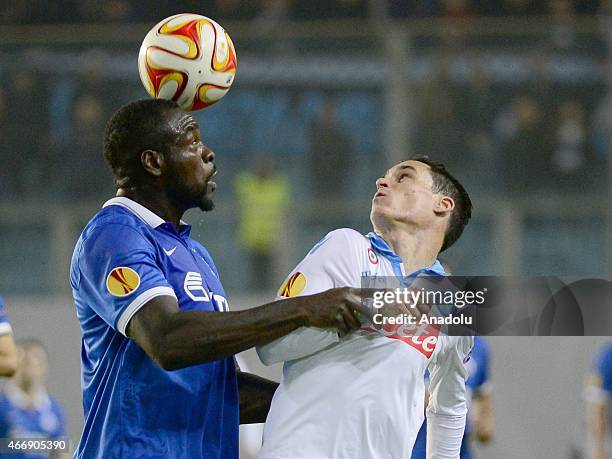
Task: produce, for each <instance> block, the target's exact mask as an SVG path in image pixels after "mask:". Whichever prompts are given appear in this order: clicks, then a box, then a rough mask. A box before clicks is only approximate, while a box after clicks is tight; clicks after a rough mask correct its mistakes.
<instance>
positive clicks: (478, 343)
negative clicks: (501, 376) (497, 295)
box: [411, 336, 494, 459]
mask: <svg viewBox="0 0 612 459" xmlns="http://www.w3.org/2000/svg"><path fill="white" fill-rule="evenodd" d="M489 360H490V358H489V345H488V344H487V342H486V341H485V339H484V338H482V337H481V336H475V337H474V347H473V348H472V352H471V353H470V359H469V360H468V362H467V364H466V367H467V370H468V374H469V376H468V379H467V381H466V383H465V385H466V387H467V389H468V395H469V397H468V398H469V400H470V405H469V411H468V422H466V425H465V434H464V436H463V440H462V442H461V452H460V458H461V459H470V458H472V457H473V454H472V452H471V449H470V445H469V439H470V436H471V435H473V434H475V436H476V439H477V440H478V441H480V442H483V443H486V442H489V441H491V438H492V437H493V432H494V422H493V399H492V396H491V395H492V394H491V389H492V386H491V381H490V379H489V366H490V363H489ZM426 444H427V423H426V422H424V423H423V425H422V426H421V430H419V434H418V436H417V439H416V442H415V444H414V448H413V449H412V456H411V458H412V459H425V449H426Z"/></svg>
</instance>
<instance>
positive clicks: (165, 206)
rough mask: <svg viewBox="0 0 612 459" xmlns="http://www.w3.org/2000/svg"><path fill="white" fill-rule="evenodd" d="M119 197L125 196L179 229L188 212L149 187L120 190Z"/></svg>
mask: <svg viewBox="0 0 612 459" xmlns="http://www.w3.org/2000/svg"><path fill="white" fill-rule="evenodd" d="M117 196H123V197H126V198H130V199H131V200H133V201H136V202H137V203H138V204H140V205H141V206H144V207H146V208H147V209H149V210H150V211H151V212H153V213H155V214H156V215H159V216H160V217H161V218H163V219H164V220H165V221H167V222H171V223H172V224H173V225H174V226H175V227H177V228H178V226H179V224H180V221H181V218H182V217H183V213H185V210H186V209H180V208H178V207H177V206H176V205H174V203H172V201H171V200H170V198H169V197H168V196H166V195H165V194H163V193H160V192H159V190H157V189H152V188H147V187H129V188H128V187H126V188H119V189H118V190H117Z"/></svg>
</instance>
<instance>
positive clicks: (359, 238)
mask: <svg viewBox="0 0 612 459" xmlns="http://www.w3.org/2000/svg"><path fill="white" fill-rule="evenodd" d="M369 245H370V243H369V241H368V239H367V238H366V237H365V236H364V235H363V234H361V233H360V232H358V231H355V230H354V229H351V228H339V229H335V230H333V231H330V232H329V233H327V234H326V235H325V237H324V238H323V239H321V240H320V241H319V242H317V243H316V244H315V245H314V246H313V248H312V249H310V252H309V253H308V254H309V255H312V254H314V253H315V252H316V251H317V250H319V249H321V248H323V247H325V248H326V249H330V248H334V249H340V248H349V247H351V248H352V247H360V246H364V247H365V246H368V247H369Z"/></svg>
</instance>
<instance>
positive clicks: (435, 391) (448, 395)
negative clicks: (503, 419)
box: [427, 335, 474, 459]
mask: <svg viewBox="0 0 612 459" xmlns="http://www.w3.org/2000/svg"><path fill="white" fill-rule="evenodd" d="M473 345H474V337H472V336H446V335H442V336H440V341H439V342H438V350H437V352H436V353H434V355H433V356H432V360H431V362H430V364H429V373H430V378H429V390H430V398H429V405H428V407H427V459H433V458H435V459H455V458H459V451H460V449H461V440H462V438H463V432H464V430H465V420H466V413H467V400H466V388H465V381H466V379H467V377H468V372H467V369H466V367H465V362H466V361H467V357H468V355H469V353H470V351H471V350H472V346H473Z"/></svg>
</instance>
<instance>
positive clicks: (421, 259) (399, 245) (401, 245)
mask: <svg viewBox="0 0 612 459" xmlns="http://www.w3.org/2000/svg"><path fill="white" fill-rule="evenodd" d="M374 231H376V232H377V233H378V234H380V235H381V236H382V238H383V239H384V240H385V241H386V242H387V244H389V246H390V247H391V249H393V252H395V253H396V254H397V255H399V256H400V257H401V258H402V260H403V261H404V270H405V272H406V274H411V273H414V272H416V271H418V270H420V269H423V268H428V267H429V266H431V265H433V264H434V263H435V261H436V259H437V257H438V253H439V252H440V248H441V247H442V241H441V240H440V238H438V237H432V235H431V234H427V233H423V232H421V231H414V232H410V231H406V230H405V229H400V228H384V229H379V228H375V229H374Z"/></svg>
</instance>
